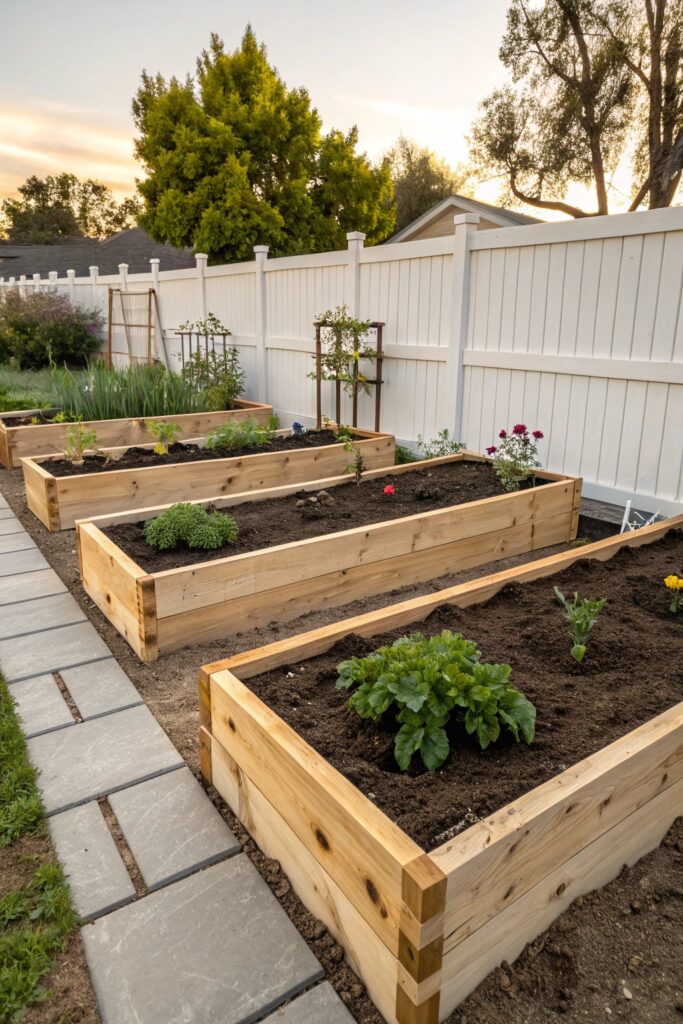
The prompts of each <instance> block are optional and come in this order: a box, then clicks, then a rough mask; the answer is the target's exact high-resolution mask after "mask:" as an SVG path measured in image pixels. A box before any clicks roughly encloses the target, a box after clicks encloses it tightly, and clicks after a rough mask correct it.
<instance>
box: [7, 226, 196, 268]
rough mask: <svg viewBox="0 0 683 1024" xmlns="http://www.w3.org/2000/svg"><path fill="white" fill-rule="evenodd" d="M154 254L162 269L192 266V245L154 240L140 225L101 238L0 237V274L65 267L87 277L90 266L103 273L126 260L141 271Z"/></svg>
mask: <svg viewBox="0 0 683 1024" xmlns="http://www.w3.org/2000/svg"><path fill="white" fill-rule="evenodd" d="M153 258H157V259H159V260H160V261H161V262H160V265H159V267H160V269H161V270H183V269H185V268H186V267H194V266H195V259H194V256H193V254H192V250H191V249H176V248H175V246H173V245H165V244H161V243H160V242H155V241H154V239H153V238H150V236H149V235H148V234H147V232H146V231H144V230H143V228H129V229H128V230H126V231H119V232H118V233H117V234H115V235H112V236H111V237H110V238H105V239H104V241H101V242H100V241H97V239H93V238H74V239H73V240H72V241H69V242H64V243H63V244H60V245H11V244H10V243H8V242H7V243H6V242H2V241H0V277H4V279H5V281H7V280H9V278H10V277H15V278H16V279H17V280H18V279H19V277H20V276H21V275H22V274H25V275H26V277H27V278H30V277H32V276H33V275H34V274H40V276H41V277H45V278H46V277H47V276H48V274H49V273H50V271H51V270H56V271H57V273H58V275H59V277H65V276H66V272H67V270H75V271H76V277H87V276H88V274H89V273H90V267H99V271H100V274H102V275H105V274H117V273H118V269H119V263H127V264H128V273H129V274H144V273H147V272H148V271H149V261H150V259H153Z"/></svg>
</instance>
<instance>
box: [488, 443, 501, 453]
mask: <svg viewBox="0 0 683 1024" xmlns="http://www.w3.org/2000/svg"><path fill="white" fill-rule="evenodd" d="M497 450H498V449H497V448H496V446H495V444H492V445H491V447H490V448H487V449H486V454H487V455H493V453H494V452H495V451H497Z"/></svg>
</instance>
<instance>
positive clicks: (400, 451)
mask: <svg viewBox="0 0 683 1024" xmlns="http://www.w3.org/2000/svg"><path fill="white" fill-rule="evenodd" d="M409 462H417V456H416V455H414V454H413V452H411V450H410V448H406V447H405V445H402V444H397V445H396V452H395V456H394V464H395V465H396V466H404V465H406V464H407V463H409Z"/></svg>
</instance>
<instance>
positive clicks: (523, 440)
mask: <svg viewBox="0 0 683 1024" xmlns="http://www.w3.org/2000/svg"><path fill="white" fill-rule="evenodd" d="M498 437H499V438H500V444H499V445H497V446H496V445H493V444H492V445H491V446H490V447H488V448H487V449H486V453H487V455H491V456H492V460H493V467H494V469H495V471H496V473H497V475H498V479H499V480H500V482H501V484H502V485H503V487H504V488H505V490H506V491H518V490H519V488H520V485H521V484H523V483H524V482H525V481H526V480H528V479H529V477H530V476H531V475H532V473H533V471H534V469H535V468H536V467H537V466H540V465H541V463H540V462H539V461H538V441H540V440H541V439H542V437H543V433H542V431H540V430H534V431H533V432H532V433H531V434H530V433H529V430H528V428H527V427H526V425H525V424H524V423H516V424H515V426H514V427H513V428H512V430H511V431H510V433H508V432H507V430H501V431H500V433H499V434H498Z"/></svg>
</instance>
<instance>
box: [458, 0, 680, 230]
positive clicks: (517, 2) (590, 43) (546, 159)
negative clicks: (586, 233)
mask: <svg viewBox="0 0 683 1024" xmlns="http://www.w3.org/2000/svg"><path fill="white" fill-rule="evenodd" d="M682 41H683V5H682V4H681V0H542V2H541V3H540V4H532V3H531V2H530V0H512V3H511V4H510V7H509V9H508V15H507V26H506V32H505V36H504V38H503V42H502V45H501V49H500V57H501V60H502V62H503V64H504V65H505V66H506V67H507V68H508V70H509V71H510V76H511V83H510V84H509V85H508V86H505V87H503V88H502V89H498V90H496V91H494V92H493V93H492V94H491V95H490V96H488V97H487V98H486V99H485V100H484V102H483V104H482V110H481V116H480V117H479V119H478V120H477V121H476V122H475V125H474V127H473V131H472V139H471V142H472V155H473V158H474V162H475V165H476V166H477V167H478V170H479V173H480V175H482V176H486V175H488V176H490V175H491V173H493V174H497V175H499V176H500V177H501V178H502V179H503V181H504V183H505V191H504V197H505V199H506V200H508V201H511V202H515V201H516V202H522V203H528V204H530V205H532V206H535V207H537V208H540V209H550V210H560V211H562V212H564V213H568V214H570V215H572V216H574V217H584V216H589V215H591V214H594V213H599V214H604V213H608V212H609V191H610V180H611V177H612V175H613V174H614V172H615V171H616V169H617V167H618V166H619V164H620V162H621V161H623V159H624V156H625V154H627V153H631V154H632V155H633V156H634V159H633V160H632V164H633V186H632V199H633V202H632V205H631V209H637V208H638V207H639V206H640V205H642V204H643V203H644V202H645V201H647V203H648V205H649V206H650V207H651V208H654V207H659V206H667V205H669V204H670V203H671V202H672V200H673V198H674V195H675V192H676V188H677V187H678V183H679V181H680V173H681V167H683V64H682V54H683V51H682V49H681V46H682ZM570 182H580V183H582V184H584V185H586V186H589V187H590V188H591V189H592V190H593V192H594V194H595V209H593V210H586V209H583V208H582V207H578V206H576V205H573V204H571V203H569V202H567V200H566V194H567V190H568V187H569V184H570Z"/></svg>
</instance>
